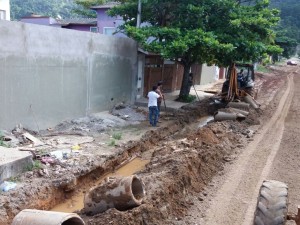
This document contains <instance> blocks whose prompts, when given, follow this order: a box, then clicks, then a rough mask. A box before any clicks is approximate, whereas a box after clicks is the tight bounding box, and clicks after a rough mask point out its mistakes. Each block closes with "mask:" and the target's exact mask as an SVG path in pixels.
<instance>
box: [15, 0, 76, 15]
mask: <svg viewBox="0 0 300 225" xmlns="http://www.w3.org/2000/svg"><path fill="white" fill-rule="evenodd" d="M10 5H11V18H12V20H19V19H20V18H21V17H24V16H28V15H29V14H31V13H34V14H39V15H42V16H52V17H54V18H57V17H58V16H61V17H62V18H70V17H74V16H77V17H78V15H75V14H74V13H73V11H72V10H73V9H74V7H75V5H74V3H73V0H51V1H50V0H10Z"/></svg>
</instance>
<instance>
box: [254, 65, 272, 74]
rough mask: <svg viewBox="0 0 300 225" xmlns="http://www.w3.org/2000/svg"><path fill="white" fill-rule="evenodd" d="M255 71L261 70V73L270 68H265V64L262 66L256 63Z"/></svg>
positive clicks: (266, 71) (267, 71)
mask: <svg viewBox="0 0 300 225" xmlns="http://www.w3.org/2000/svg"><path fill="white" fill-rule="evenodd" d="M257 71H259V72H263V73H269V72H270V70H269V69H268V68H266V67H265V66H263V65H258V66H257Z"/></svg>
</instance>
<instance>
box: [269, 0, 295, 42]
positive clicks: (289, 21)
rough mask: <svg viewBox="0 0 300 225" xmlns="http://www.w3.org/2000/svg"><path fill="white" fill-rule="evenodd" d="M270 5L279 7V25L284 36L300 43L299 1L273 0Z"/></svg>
mask: <svg viewBox="0 0 300 225" xmlns="http://www.w3.org/2000/svg"><path fill="white" fill-rule="evenodd" d="M271 6H272V7H276V8H278V9H280V11H281V12H280V17H281V21H280V26H279V28H278V29H277V30H278V31H282V30H284V33H285V35H286V37H288V38H290V39H294V40H296V41H297V42H298V43H300V13H299V12H300V2H299V0H276V1H275V0H273V1H271Z"/></svg>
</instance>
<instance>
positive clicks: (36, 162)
mask: <svg viewBox="0 0 300 225" xmlns="http://www.w3.org/2000/svg"><path fill="white" fill-rule="evenodd" d="M41 168H42V163H41V162H40V161H39V160H34V161H33V162H32V163H31V164H29V165H27V166H26V168H25V169H26V170H27V171H33V170H38V169H41Z"/></svg>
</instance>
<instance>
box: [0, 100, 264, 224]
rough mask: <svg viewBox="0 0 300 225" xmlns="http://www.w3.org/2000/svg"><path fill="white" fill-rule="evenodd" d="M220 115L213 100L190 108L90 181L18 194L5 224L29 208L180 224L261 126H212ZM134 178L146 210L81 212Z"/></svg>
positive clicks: (88, 176)
mask: <svg viewBox="0 0 300 225" xmlns="http://www.w3.org/2000/svg"><path fill="white" fill-rule="evenodd" d="M214 111H215V106H214V105H212V104H211V101H210V100H205V101H203V102H198V103H194V104H191V105H188V106H186V107H184V108H183V109H181V110H178V111H177V112H175V113H174V114H173V115H172V119H171V120H170V121H168V122H167V124H165V125H163V126H162V127H160V128H157V129H156V130H150V131H148V132H147V133H146V134H145V135H144V136H143V137H142V138H141V140H140V141H134V142H130V143H128V144H127V146H126V148H124V149H123V151H122V152H120V153H119V154H118V155H116V156H115V157H111V158H110V159H108V160H106V162H105V163H104V164H103V165H101V166H99V167H97V168H91V170H90V171H87V172H86V173H85V174H84V175H81V176H77V177H74V178H72V179H70V181H68V182H67V183H64V184H60V186H57V185H54V182H50V183H46V184H45V183H42V181H41V182H40V183H37V185H38V186H39V187H38V188H36V189H33V190H31V191H29V192H28V191H27V192H26V193H23V194H21V197H19V198H16V196H14V195H18V194H20V193H18V191H19V190H16V193H12V195H13V196H14V197H15V198H12V199H11V200H10V201H8V200H7V201H5V200H4V201H3V199H2V202H1V203H2V205H3V208H4V209H5V210H4V211H3V210H2V211H0V214H2V215H0V216H1V217H0V218H1V219H0V224H1V225H2V224H3V225H4V224H6V225H7V224H10V222H11V221H12V219H13V218H14V216H15V215H16V214H17V213H18V212H19V211H20V210H22V209H25V208H35V209H42V210H51V209H52V210H53V211H60V212H74V211H77V212H78V213H79V214H80V215H81V217H82V218H83V219H84V221H85V222H86V224H95V225H96V224H170V223H172V221H176V220H180V219H181V218H183V217H184V216H185V215H186V213H187V210H188V208H189V206H190V205H192V204H193V200H192V199H191V197H192V196H199V193H200V192H201V191H202V190H203V189H204V188H205V186H206V185H207V184H208V183H209V182H210V180H211V179H212V177H213V176H214V175H215V174H217V173H220V171H222V170H223V166H224V164H225V163H228V162H230V161H232V160H233V159H234V156H235V155H238V154H239V151H240V149H241V148H242V147H243V146H244V144H245V142H246V139H247V135H248V134H249V132H248V130H247V129H248V126H249V124H255V123H257V117H258V115H257V112H255V111H253V112H251V116H249V118H248V119H247V120H246V121H244V122H243V123H240V122H235V121H231V122H214V123H210V122H211V120H212V117H211V116H210V115H212V113H213V112H214ZM248 138H249V137H248ZM137 155H138V156H140V157H141V158H136V156H137ZM132 159H133V160H132ZM120 165H121V167H120ZM133 173H137V175H138V177H139V178H140V179H142V180H143V182H144V183H145V189H146V196H145V199H144V201H143V204H142V205H141V206H139V207H137V208H134V209H131V210H129V211H126V212H120V211H118V210H116V209H110V210H108V211H106V212H104V213H101V214H98V215H95V216H86V215H85V214H84V212H83V211H80V210H81V209H82V207H83V200H82V199H83V195H84V194H85V193H86V192H87V191H88V190H89V189H90V188H91V187H93V186H95V184H98V183H99V182H101V180H103V179H104V178H105V177H106V176H111V175H126V176H127V175H130V174H133ZM196 199H198V197H197V198H196ZM14 200H15V201H14ZM12 201H14V204H12V203H11V202H12Z"/></svg>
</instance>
